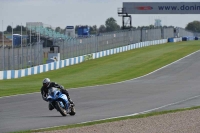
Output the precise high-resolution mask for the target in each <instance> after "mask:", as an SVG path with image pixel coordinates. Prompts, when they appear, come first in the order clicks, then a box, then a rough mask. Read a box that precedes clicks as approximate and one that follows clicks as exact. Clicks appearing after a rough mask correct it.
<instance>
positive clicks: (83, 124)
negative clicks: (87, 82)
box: [13, 106, 200, 133]
mask: <svg viewBox="0 0 200 133" xmlns="http://www.w3.org/2000/svg"><path fill="white" fill-rule="evenodd" d="M194 109H200V106H196V107H191V108H184V109H176V110H167V111H159V112H156V111H154V112H150V113H146V114H138V115H134V116H125V117H119V118H111V119H107V120H99V121H93V122H87V123H82V124H72V125H66V126H60V127H52V128H46V129H39V130H27V131H19V132H13V133H32V132H34V133H35V132H45V131H55V130H64V129H69V128H77V127H83V126H91V125H96V124H102V123H108V122H115V121H121V120H128V119H138V118H147V117H151V116H156V115H163V114H168V113H176V112H181V111H186V110H194Z"/></svg>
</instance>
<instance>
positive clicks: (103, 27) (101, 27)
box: [99, 25, 106, 33]
mask: <svg viewBox="0 0 200 133" xmlns="http://www.w3.org/2000/svg"><path fill="white" fill-rule="evenodd" d="M103 32H106V27H105V26H104V25H100V27H99V33H103Z"/></svg>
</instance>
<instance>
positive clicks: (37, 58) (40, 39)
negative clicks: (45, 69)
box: [0, 23, 194, 71]
mask: <svg viewBox="0 0 200 133" xmlns="http://www.w3.org/2000/svg"><path fill="white" fill-rule="evenodd" d="M54 29H55V28H52V27H49V26H47V25H44V24H42V23H37V24H36V25H27V31H26V33H27V34H26V35H25V36H26V37H27V38H23V39H22V42H21V43H20V44H19V45H14V43H13V42H12V43H13V44H12V45H11V46H0V70H1V71H2V70H19V69H25V68H30V67H33V66H38V65H42V64H45V63H46V62H45V60H46V58H44V57H46V55H47V53H48V52H49V47H46V44H47V43H48V42H49V41H51V42H52V45H56V46H59V47H60V52H59V53H60V59H61V60H64V59H70V58H74V57H78V56H82V55H87V54H91V53H98V52H100V51H105V50H108V49H114V48H118V47H122V46H126V45H130V44H135V43H140V42H146V41H153V40H161V39H168V38H174V37H183V36H194V34H193V33H192V32H189V31H186V30H185V29H182V28H176V29H174V28H153V29H145V28H142V29H136V30H120V31H114V32H108V33H103V34H98V35H91V36H84V37H75V38H73V37H68V36H66V35H64V34H63V33H62V32H59V33H58V32H56V31H55V30H54ZM24 34H25V33H24ZM44 55H45V56H44Z"/></svg>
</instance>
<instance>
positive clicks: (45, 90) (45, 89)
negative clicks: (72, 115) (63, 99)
mask: <svg viewBox="0 0 200 133" xmlns="http://www.w3.org/2000/svg"><path fill="white" fill-rule="evenodd" d="M51 87H55V88H59V89H60V91H61V92H62V93H63V94H65V95H66V96H67V98H68V101H69V102H70V104H73V105H74V103H73V101H72V100H71V98H70V96H69V93H68V91H67V90H66V89H64V87H63V86H62V85H59V84H57V83H56V82H50V83H49V85H48V86H42V87H41V94H42V99H43V100H44V101H47V94H48V89H49V88H51ZM52 109H54V107H53V106H52V105H51V104H49V110H52Z"/></svg>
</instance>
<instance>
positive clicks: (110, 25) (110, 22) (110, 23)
mask: <svg viewBox="0 0 200 133" xmlns="http://www.w3.org/2000/svg"><path fill="white" fill-rule="evenodd" d="M105 26H106V31H116V30H119V29H120V26H119V25H118V24H117V23H116V20H115V19H114V18H113V17H111V18H108V19H107V20H106V22H105Z"/></svg>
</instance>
